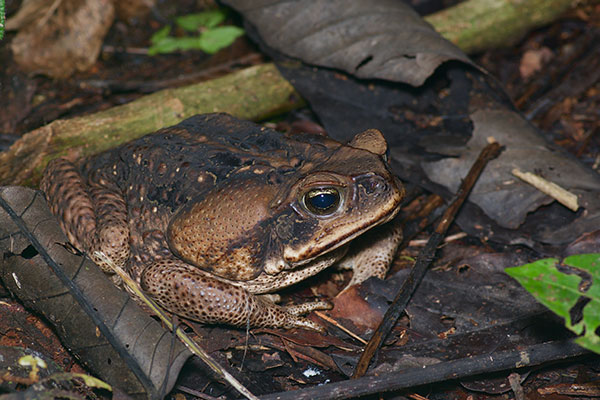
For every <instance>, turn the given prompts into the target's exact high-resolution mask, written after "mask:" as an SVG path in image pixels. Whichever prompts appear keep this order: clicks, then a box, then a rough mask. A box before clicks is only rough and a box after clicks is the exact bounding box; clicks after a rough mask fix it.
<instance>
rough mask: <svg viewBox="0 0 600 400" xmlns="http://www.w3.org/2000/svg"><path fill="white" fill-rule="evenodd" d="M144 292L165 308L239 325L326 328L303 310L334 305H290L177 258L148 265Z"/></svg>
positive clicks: (211, 320) (190, 315)
mask: <svg viewBox="0 0 600 400" xmlns="http://www.w3.org/2000/svg"><path fill="white" fill-rule="evenodd" d="M140 280H141V286H142V289H143V290H144V292H146V293H147V294H148V295H150V297H152V298H153V299H154V300H155V301H156V302H157V303H158V304H160V305H161V306H162V307H164V308H165V309H167V310H169V311H171V312H173V313H175V314H177V315H180V316H183V317H185V318H189V319H192V320H195V321H200V322H208V323H225V324H230V325H235V326H241V327H243V326H246V325H247V324H249V325H250V326H252V327H272V328H307V329H313V330H317V331H322V330H323V328H322V327H321V326H320V325H318V324H316V323H314V322H312V321H310V320H309V319H306V318H303V317H300V316H299V314H304V313H308V312H310V311H313V310H317V309H327V308H330V306H329V304H328V303H326V302H322V301H317V302H314V303H306V304H302V305H295V306H290V307H289V308H288V307H283V306H278V305H276V304H274V303H273V302H272V301H270V300H268V299H267V298H265V297H264V296H257V295H254V294H252V293H250V292H248V291H247V290H246V289H244V288H242V287H239V286H235V285H233V284H231V283H229V282H225V281H222V280H219V279H217V278H215V277H213V276H211V275H210V274H208V273H206V272H204V271H202V270H199V269H198V268H197V267H194V266H191V265H188V264H186V263H184V262H183V261H181V260H179V259H176V258H168V259H161V260H158V261H155V262H154V263H152V264H150V265H148V266H147V267H146V268H145V269H144V271H143V272H142V275H141V277H140Z"/></svg>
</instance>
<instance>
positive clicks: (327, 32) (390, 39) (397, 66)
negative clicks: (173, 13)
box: [224, 0, 470, 86]
mask: <svg viewBox="0 0 600 400" xmlns="http://www.w3.org/2000/svg"><path fill="white" fill-rule="evenodd" d="M224 3H225V4H228V5H230V6H231V7H233V8H235V9H236V10H238V11H239V12H241V13H242V14H243V15H244V17H245V18H246V19H247V20H248V21H249V22H250V23H251V24H252V25H253V26H254V27H255V28H256V29H257V31H258V33H259V34H260V36H261V38H262V40H264V42H265V43H266V44H267V45H268V46H269V47H271V48H273V49H275V50H277V51H278V52H281V53H283V54H286V55H288V56H291V57H294V58H298V59H301V60H302V61H304V62H306V63H309V64H313V65H318V66H321V67H328V68H338V69H341V70H343V71H346V72H348V73H350V74H353V75H354V76H357V77H359V78H378V79H387V80H391V81H396V82H404V83H408V84H411V85H414V86H418V85H421V84H423V82H424V81H425V79H427V78H428V77H429V76H430V75H431V73H432V72H433V71H434V70H435V69H436V68H437V67H438V66H439V65H440V64H441V63H443V62H445V61H448V60H460V61H463V62H466V63H470V60H469V58H468V57H467V56H466V55H465V54H464V53H463V52H462V51H460V50H459V49H458V48H457V47H456V46H454V45H453V44H452V43H450V42H448V41H446V40H445V39H443V38H442V37H441V36H440V35H439V34H438V33H437V32H436V31H435V30H434V29H433V28H432V27H431V25H429V24H428V23H427V22H425V21H424V20H423V19H422V18H421V17H419V15H418V14H417V13H416V12H414V11H413V10H412V9H411V8H410V7H409V6H407V5H406V4H404V3H403V2H401V1H398V0H378V1H369V0H363V1H347V0H304V1H272V0H263V1H253V0H225V1H224Z"/></svg>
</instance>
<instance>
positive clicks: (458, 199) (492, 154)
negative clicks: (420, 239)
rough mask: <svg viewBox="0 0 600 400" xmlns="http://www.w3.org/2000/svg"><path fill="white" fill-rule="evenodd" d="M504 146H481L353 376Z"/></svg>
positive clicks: (393, 319)
mask: <svg viewBox="0 0 600 400" xmlns="http://www.w3.org/2000/svg"><path fill="white" fill-rule="evenodd" d="M500 150H501V147H500V145H499V144H498V143H496V142H494V143H490V144H488V145H487V146H485V147H484V148H483V150H481V153H480V154H479V157H477V160H475V163H474V164H473V166H472V167H471V169H470V170H469V172H468V174H467V176H466V177H465V179H464V180H463V182H462V184H461V185H460V187H459V189H458V191H457V192H456V195H455V199H454V201H453V202H452V203H451V204H450V205H449V206H448V208H447V209H446V211H445V212H444V214H443V215H442V217H441V219H440V222H439V223H438V225H437V227H436V228H435V232H434V233H433V234H432V235H431V237H430V238H429V242H428V243H427V245H426V246H425V248H423V250H422V251H421V253H420V254H419V257H418V258H417V262H416V263H415V265H414V266H413V268H412V269H411V271H410V273H409V274H408V276H407V277H406V280H405V281H404V283H403V284H402V287H401V288H400V290H399V291H398V293H397V294H396V297H395V298H394V301H393V302H392V304H391V305H390V307H389V308H388V310H387V311H386V313H385V315H384V316H383V320H382V321H381V323H380V324H379V326H378V327H377V329H376V330H375V333H374V334H373V336H371V340H369V343H367V346H366V347H365V350H364V351H363V353H362V354H361V356H360V359H359V360H358V363H357V364H356V368H355V369H354V373H353V374H352V379H357V378H360V377H362V376H363V375H364V374H365V373H366V372H367V369H368V368H369V364H370V363H371V360H372V359H373V357H374V356H375V354H377V351H378V350H379V348H380V347H381V345H382V344H383V341H384V339H385V338H386V337H387V335H388V334H389V333H390V331H391V330H392V329H393V328H394V326H395V325H396V323H397V322H398V319H399V318H400V316H401V315H402V313H403V312H404V309H405V308H406V306H407V305H408V302H409V301H410V299H411V298H412V295H413V293H414V291H415V290H416V289H417V286H419V284H420V283H421V281H422V280H423V277H424V276H425V272H427V268H428V267H429V264H431V261H432V260H433V258H434V256H435V251H436V250H437V247H438V246H439V244H440V243H441V242H442V240H443V239H444V235H445V234H446V231H447V230H448V228H449V227H450V224H451V223H452V222H453V221H454V217H455V216H456V214H457V213H458V210H460V208H461V206H462V205H463V203H464V202H465V201H466V200H467V196H468V195H469V193H470V192H471V189H472V188H473V186H475V182H477V179H478V178H479V175H481V172H482V171H483V169H484V168H485V166H486V165H487V163H488V162H489V161H490V160H493V159H494V158H496V157H498V155H499V154H500Z"/></svg>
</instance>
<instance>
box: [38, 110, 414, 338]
mask: <svg viewBox="0 0 600 400" xmlns="http://www.w3.org/2000/svg"><path fill="white" fill-rule="evenodd" d="M386 151H387V144H386V142H385V139H384V138H383V136H382V134H381V133H380V132H379V131H377V130H367V131H365V132H362V133H359V134H357V135H356V136H355V137H354V138H353V139H352V140H351V141H350V142H349V143H347V144H341V143H339V142H337V141H335V140H332V139H330V138H328V137H325V136H321V135H310V134H282V133H279V132H276V131H274V130H272V129H267V128H263V127H260V126H259V125H255V124H253V123H251V122H243V121H239V120H237V119H235V118H233V117H231V116H229V115H226V114H207V115H197V116H195V117H192V118H189V119H187V120H185V121H183V122H181V123H179V124H178V125H175V126H172V127H169V128H165V129H161V130H159V131H157V132H156V133H153V134H150V135H147V136H144V137H142V138H140V139H137V140H134V141H132V142H130V143H127V144H124V145H122V146H120V147H117V148H115V149H112V150H109V151H106V152H104V153H101V154H99V155H96V156H93V157H91V158H89V159H87V160H83V161H81V162H80V163H79V164H75V163H72V162H70V161H68V160H66V159H63V158H59V159H56V160H53V161H52V162H50V164H49V165H48V167H47V169H46V171H45V173H44V176H43V178H42V182H41V189H42V190H43V191H44V192H45V194H46V197H47V199H48V202H49V205H50V209H51V210H52V212H53V213H54V214H55V215H56V216H57V217H58V219H59V221H60V224H61V227H62V228H63V230H64V231H65V233H66V234H67V237H68V239H69V241H70V242H71V243H72V244H73V245H74V246H75V247H76V248H78V249H79V250H81V251H84V252H86V253H87V254H89V256H90V257H91V258H92V260H94V261H95V262H96V263H97V264H98V265H99V266H100V267H101V268H103V269H104V270H105V271H106V272H109V271H111V269H110V266H109V265H107V264H106V260H105V259H103V258H102V257H99V256H98V255H97V253H96V252H102V253H104V254H105V255H106V257H107V258H108V259H110V260H111V261H112V262H114V263H115V264H116V265H118V266H121V267H123V268H124V269H125V271H126V272H127V273H128V274H129V275H130V276H131V277H132V278H133V279H134V280H136V281H137V282H138V283H139V284H140V286H141V287H142V289H143V290H144V291H145V292H146V293H147V294H148V295H149V296H150V297H152V298H153V299H154V300H155V301H156V302H157V303H158V304H159V305H161V306H162V307H164V308H165V309H166V310H168V311H170V312H173V313H175V314H177V315H180V316H182V317H185V318H189V319H192V320H195V321H200V322H206V323H226V324H231V325H236V326H246V324H249V325H250V326H254V327H283V328H292V327H303V328H309V329H316V330H320V329H321V327H320V326H319V325H318V324H316V323H314V322H312V321H311V320H309V319H307V318H305V317H303V316H302V315H303V314H305V313H307V312H309V311H311V310H315V309H323V308H327V305H328V304H327V303H325V302H322V301H315V302H309V303H304V304H299V305H289V306H280V305H277V304H275V303H274V302H273V301H271V299H270V298H268V296H264V295H262V294H264V293H271V292H274V291H277V290H278V289H280V288H283V287H286V286H288V285H292V284H294V283H296V282H299V281H302V280H304V279H306V278H308V277H310V276H313V275H315V274H317V273H318V272H319V271H321V270H323V269H325V268H327V267H329V266H331V265H333V264H337V265H339V266H341V267H343V268H352V269H353V276H352V279H351V281H350V284H349V285H354V284H357V283H360V282H362V281H364V280H365V279H367V278H369V277H371V276H375V277H380V278H383V277H384V276H385V273H386V272H387V269H388V266H389V264H390V262H391V260H392V257H393V254H394V252H395V251H396V249H397V247H398V244H399V242H400V240H401V232H400V230H399V229H398V228H397V226H396V225H395V224H393V223H388V222H389V221H391V220H392V219H393V218H394V216H395V215H396V214H397V212H398V210H399V206H400V201H401V199H402V197H403V194H404V191H403V187H402V185H401V184H400V183H399V181H398V180H397V179H396V178H395V177H394V176H393V175H392V174H391V173H390V171H389V169H388V166H387V165H386V162H385V153H386ZM365 233H366V234H367V235H368V237H367V238H366V239H364V240H362V242H361V244H360V245H359V246H355V247H352V248H350V244H351V242H356V241H357V240H356V239H357V238H359V237H361V236H362V237H364V236H365ZM103 260H104V261H103Z"/></svg>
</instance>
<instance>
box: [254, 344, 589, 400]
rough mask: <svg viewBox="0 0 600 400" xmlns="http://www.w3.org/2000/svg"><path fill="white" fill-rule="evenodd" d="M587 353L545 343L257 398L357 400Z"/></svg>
mask: <svg viewBox="0 0 600 400" xmlns="http://www.w3.org/2000/svg"><path fill="white" fill-rule="evenodd" d="M589 353H590V352H589V351H588V350H586V349H584V348H582V347H580V346H578V345H576V344H575V343H573V342H572V341H570V340H568V341H559V342H546V343H542V344H534V345H531V346H526V347H518V348H515V349H510V350H504V351H497V352H494V353H492V354H481V355H476V356H469V357H465V358H459V359H457V360H451V361H442V362H439V363H437V364H433V365H426V366H425V365H424V366H423V367H415V368H409V369H406V370H403V371H397V372H390V373H386V374H380V375H373V376H363V377H362V378H359V379H350V380H346V381H340V382H335V383H328V384H326V385H316V386H311V387H307V388H303V389H298V390H288V391H286V392H279V393H272V394H268V395H265V396H261V400H340V399H350V398H359V397H362V396H367V395H375V394H380V393H383V392H391V391H400V390H404V389H409V388H411V387H414V386H422V385H426V384H429V383H435V382H441V381H445V380H450V379H460V378H466V377H470V376H474V375H481V374H487V373H491V372H497V371H502V370H512V369H516V368H525V367H530V366H534V365H540V364H544V363H549V362H556V361H559V360H568V359H572V358H573V357H578V356H581V355H584V354H589Z"/></svg>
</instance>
